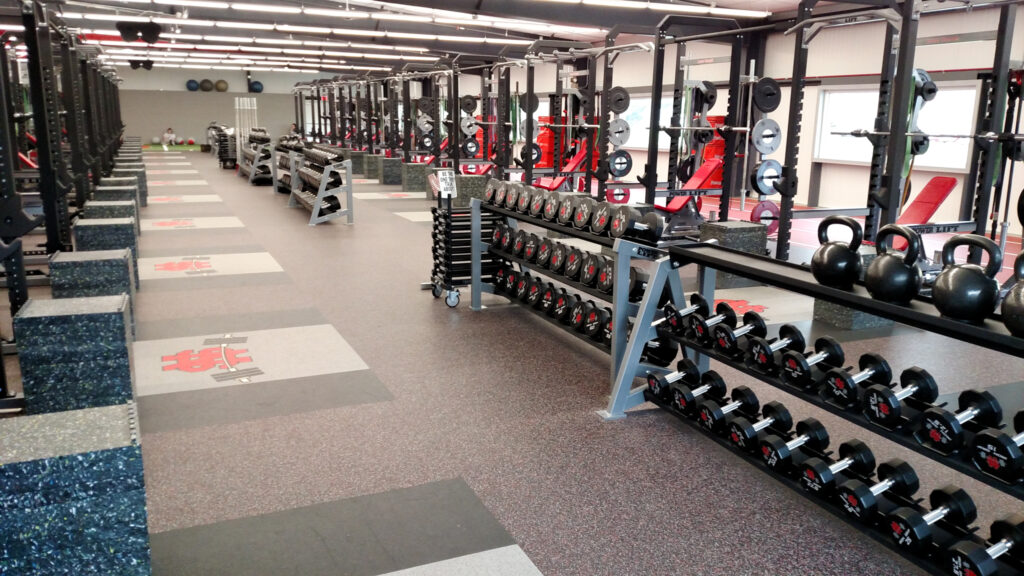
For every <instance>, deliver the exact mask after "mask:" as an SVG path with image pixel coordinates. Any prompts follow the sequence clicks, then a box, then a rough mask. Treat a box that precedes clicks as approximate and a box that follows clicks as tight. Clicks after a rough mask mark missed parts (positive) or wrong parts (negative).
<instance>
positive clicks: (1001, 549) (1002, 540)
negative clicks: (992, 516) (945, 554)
mask: <svg viewBox="0 0 1024 576" xmlns="http://www.w3.org/2000/svg"><path fill="white" fill-rule="evenodd" d="M990 532H991V537H990V538H989V542H991V544H990V545H989V546H985V545H984V544H979V543H977V542H975V541H973V540H962V541H960V542H957V543H956V544H953V545H952V546H951V547H950V548H949V564H948V566H949V568H950V574H954V575H956V576H968V575H970V576H996V575H997V574H999V565H998V563H997V562H996V559H997V558H999V557H1000V556H1003V555H1004V554H1008V553H1014V554H1016V555H1017V556H1021V554H1020V550H1021V548H1024V516H1022V515H1020V514H1012V515H1010V516H1007V517H1006V518H1003V519H1002V520H996V521H995V522H993V523H992V527H991V528H990Z"/></svg>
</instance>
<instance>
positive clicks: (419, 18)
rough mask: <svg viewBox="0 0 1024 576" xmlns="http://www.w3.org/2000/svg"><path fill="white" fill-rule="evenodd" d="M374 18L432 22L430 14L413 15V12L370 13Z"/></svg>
mask: <svg viewBox="0 0 1024 576" xmlns="http://www.w3.org/2000/svg"><path fill="white" fill-rule="evenodd" d="M370 17H371V18H373V19H374V20H395V21H398V22H430V21H431V20H432V18H430V17H429V16H413V15H412V14H395V13H393V12H374V13H373V14H371V15H370Z"/></svg>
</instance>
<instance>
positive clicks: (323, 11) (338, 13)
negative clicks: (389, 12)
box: [302, 8, 370, 18]
mask: <svg viewBox="0 0 1024 576" xmlns="http://www.w3.org/2000/svg"><path fill="white" fill-rule="evenodd" d="M302 13H303V14H309V15H310V16H330V17H331V18H369V17H370V13H369V12H357V11H355V10H331V9H329V8H303V9H302Z"/></svg>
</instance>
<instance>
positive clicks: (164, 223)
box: [153, 220, 194, 228]
mask: <svg viewBox="0 0 1024 576" xmlns="http://www.w3.org/2000/svg"><path fill="white" fill-rule="evenodd" d="M193 225H194V224H193V223H192V221H191V220H160V221H159V222H154V223H153V226H160V227H164V228H177V227H180V226H193Z"/></svg>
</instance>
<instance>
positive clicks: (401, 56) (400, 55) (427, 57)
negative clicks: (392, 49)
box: [398, 54, 437, 62]
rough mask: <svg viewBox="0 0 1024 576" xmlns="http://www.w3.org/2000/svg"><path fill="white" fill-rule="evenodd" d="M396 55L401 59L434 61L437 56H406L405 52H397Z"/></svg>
mask: <svg viewBox="0 0 1024 576" xmlns="http://www.w3.org/2000/svg"><path fill="white" fill-rule="evenodd" d="M398 57H399V58H401V59H402V60H418V61H421V62H434V61H436V60H437V56H408V55H405V54H399V56H398Z"/></svg>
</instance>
